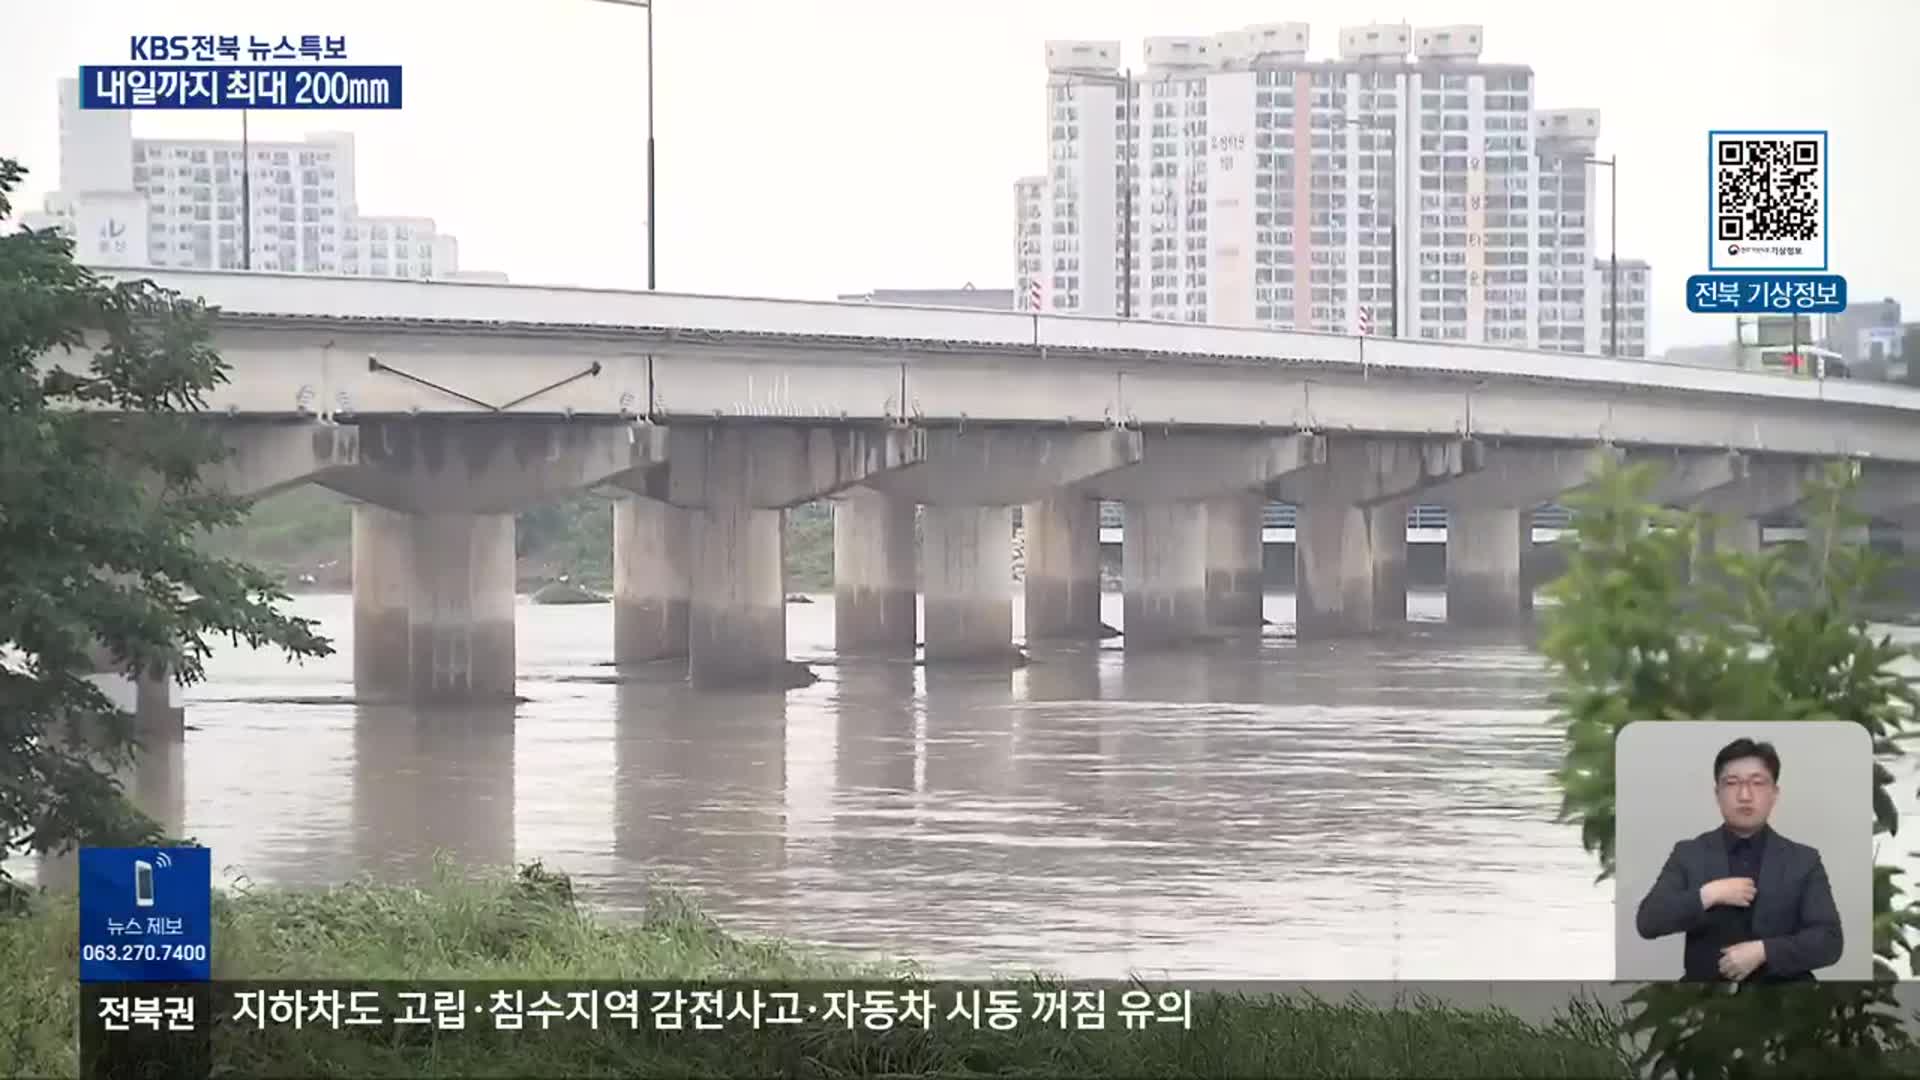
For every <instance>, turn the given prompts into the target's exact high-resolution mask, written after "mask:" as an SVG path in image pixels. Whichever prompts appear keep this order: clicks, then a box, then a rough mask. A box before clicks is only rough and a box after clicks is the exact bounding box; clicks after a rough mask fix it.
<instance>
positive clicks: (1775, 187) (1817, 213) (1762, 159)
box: [1713, 135, 1826, 242]
mask: <svg viewBox="0 0 1920 1080" xmlns="http://www.w3.org/2000/svg"><path fill="white" fill-rule="evenodd" d="M1823 149H1824V146H1823V140H1821V139H1818V138H1807V137H1804V136H1793V135H1770V136H1760V137H1752V136H1741V137H1731V136H1729V137H1725V138H1722V139H1720V140H1719V141H1718V142H1716V143H1715V145H1714V148H1713V155H1714V156H1713V188H1714V209H1713V213H1714V235H1715V236H1716V237H1717V238H1718V239H1720V240H1743V241H1756V242H1767V241H1791V240H1801V241H1811V240H1818V239H1820V226H1821V218H1822V216H1823V214H1822V206H1821V200H1822V197H1823V192H1822V190H1821V188H1822V184H1821V180H1822V179H1823V176H1824V173H1825V168H1826V162H1825V159H1824V154H1823V152H1822V151H1823Z"/></svg>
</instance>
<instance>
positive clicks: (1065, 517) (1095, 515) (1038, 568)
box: [1021, 492, 1104, 644]
mask: <svg viewBox="0 0 1920 1080" xmlns="http://www.w3.org/2000/svg"><path fill="white" fill-rule="evenodd" d="M1021 519H1022V521H1023V522H1024V523H1025V525H1026V540H1027V574H1026V585H1025V588H1026V598H1027V603H1026V609H1027V610H1026V623H1027V626H1026V632H1027V642H1028V643H1029V644H1032V643H1033V642H1035V641H1044V640H1046V639H1049V638H1060V639H1078V640H1096V639H1098V638H1099V637H1100V636H1101V635H1102V632H1103V629H1104V628H1103V627H1102V625H1101V622H1100V504H1099V503H1098V502H1096V501H1094V500H1093V499H1088V498H1084V497H1081V496H1079V495H1076V494H1073V493H1071V492H1062V493H1060V494H1059V495H1056V496H1055V497H1053V498H1050V499H1045V500H1043V501H1040V502H1032V503H1028V504H1027V505H1026V507H1025V508H1024V510H1023V511H1022V513H1021Z"/></svg>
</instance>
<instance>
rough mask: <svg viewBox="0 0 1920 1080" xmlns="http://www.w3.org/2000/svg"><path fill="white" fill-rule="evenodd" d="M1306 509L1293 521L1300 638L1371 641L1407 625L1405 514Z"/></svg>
mask: <svg viewBox="0 0 1920 1080" xmlns="http://www.w3.org/2000/svg"><path fill="white" fill-rule="evenodd" d="M1410 505H1411V504H1410V503H1408V502H1406V501H1403V500H1395V501H1393V502H1389V503H1380V504H1375V505H1362V504H1358V503H1334V502H1318V503H1302V504H1300V508H1299V511H1298V512H1297V514H1296V515H1295V518H1294V521H1295V524H1294V547H1293V551H1294V576H1295V584H1294V607H1295V615H1294V619H1295V623H1296V629H1297V631H1298V633H1299V634H1300V636H1302V637H1310V636H1322V637H1336V636H1341V635H1346V634H1366V633H1371V632H1373V631H1375V630H1377V629H1380V628H1381V627H1382V626H1384V625H1385V624H1388V623H1394V622H1404V621H1405V620H1406V617H1407V511H1408V507H1409V506H1410Z"/></svg>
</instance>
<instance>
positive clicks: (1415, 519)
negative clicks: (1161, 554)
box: [1100, 502, 1573, 529]
mask: <svg viewBox="0 0 1920 1080" xmlns="http://www.w3.org/2000/svg"><path fill="white" fill-rule="evenodd" d="M1296 516H1297V510H1296V509H1295V507H1294V506H1293V504H1292V503H1283V502H1270V503H1268V504H1267V506H1266V511H1265V513H1264V514H1263V515H1262V516H1261V520H1260V527H1261V528H1263V529H1291V528H1293V527H1294V523H1295V519H1296ZM1572 519H1573V512H1572V511H1570V510H1568V509H1567V508H1566V507H1564V506H1557V505H1547V506H1542V507H1539V508H1537V509H1536V510H1534V512H1533V527H1534V528H1536V529H1564V528H1566V527H1567V525H1568V524H1569V523H1570V522H1571V521H1572ZM1124 522H1125V516H1124V515H1123V513H1122V507H1121V504H1120V503H1117V502H1103V503H1101V504H1100V527H1101V528H1103V529H1118V528H1121V527H1122V525H1123V524H1124ZM1446 527H1447V508H1446V507H1444V506H1415V507H1414V508H1413V509H1412V510H1409V511H1408V512H1407V528H1409V529H1444V528H1446Z"/></svg>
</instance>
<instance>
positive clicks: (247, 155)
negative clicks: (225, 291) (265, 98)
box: [240, 109, 253, 270]
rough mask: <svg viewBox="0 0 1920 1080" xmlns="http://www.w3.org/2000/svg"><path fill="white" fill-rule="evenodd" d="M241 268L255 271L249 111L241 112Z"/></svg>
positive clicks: (251, 147) (251, 145)
mask: <svg viewBox="0 0 1920 1080" xmlns="http://www.w3.org/2000/svg"><path fill="white" fill-rule="evenodd" d="M240 268H241V269H242V270H251V269H253V142H252V140H251V139H249V138H248V137H247V110H245V109H241V110H240Z"/></svg>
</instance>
